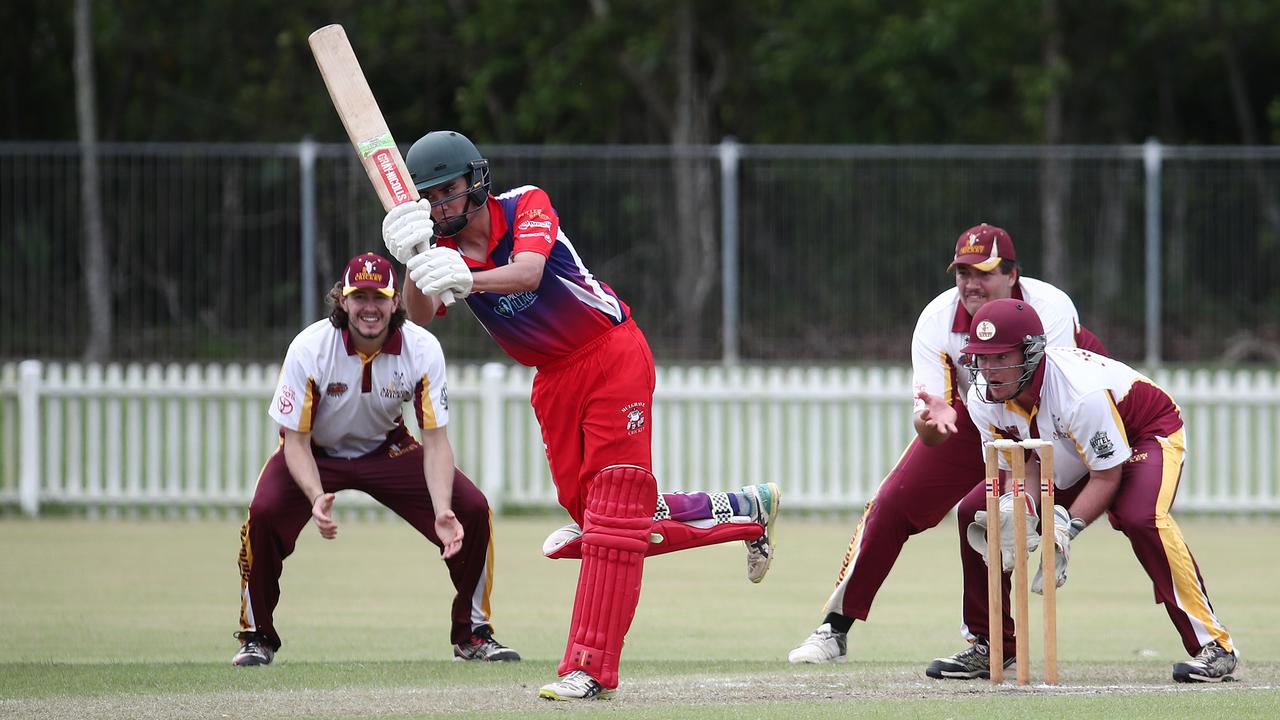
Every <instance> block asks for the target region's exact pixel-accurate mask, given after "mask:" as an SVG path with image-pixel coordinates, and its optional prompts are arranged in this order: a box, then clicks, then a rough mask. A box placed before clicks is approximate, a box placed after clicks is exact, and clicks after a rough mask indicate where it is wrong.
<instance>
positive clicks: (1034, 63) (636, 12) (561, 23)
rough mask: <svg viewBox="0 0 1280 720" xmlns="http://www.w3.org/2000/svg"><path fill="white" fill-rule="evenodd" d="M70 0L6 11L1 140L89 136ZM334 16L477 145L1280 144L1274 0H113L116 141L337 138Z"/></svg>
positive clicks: (399, 101)
mask: <svg viewBox="0 0 1280 720" xmlns="http://www.w3.org/2000/svg"><path fill="white" fill-rule="evenodd" d="M71 6H72V3H71V2H69V1H68V0H60V1H57V0H55V1H53V2H44V1H42V0H16V1H15V2H7V3H3V4H0V26H2V27H4V28H5V34H6V37H7V41H6V42H5V43H3V44H0V63H2V64H3V66H4V67H5V73H4V78H3V80H0V107H3V108H4V111H3V113H0V138H2V139H22V140H32V139H74V138H75V134H76V130H75V113H74V97H75V93H74V85H73V83H74V79H73V76H72V73H71V58H72V53H73V42H72V31H71V25H72V9H71ZM329 22H341V23H343V24H344V25H345V26H346V28H347V31H348V33H349V34H350V35H351V37H352V42H353V44H354V45H355V47H356V49H357V52H358V54H359V55H360V58H361V62H362V64H363V66H364V69H365V71H366V74H367V75H368V76H369V78H370V81H371V83H372V85H373V86H374V88H375V90H376V92H377V93H378V95H379V99H380V102H381V103H382V105H383V108H384V111H385V113H386V115H387V116H388V120H389V122H390V124H391V126H392V127H393V128H412V129H414V130H413V131H409V130H403V131H401V133H400V134H404V135H406V136H408V135H411V134H416V133H417V129H421V130H422V131H425V130H426V129H428V128H433V127H444V126H456V127H460V128H465V129H466V130H468V131H470V132H471V133H472V134H473V135H474V136H475V137H476V139H477V140H478V141H480V142H485V143H539V142H556V143H612V142H618V143H665V142H670V141H684V142H705V141H708V140H712V141H714V140H716V139H718V138H719V137H721V136H723V135H734V136H736V137H738V138H739V139H741V140H743V141H745V142H751V143H881V142H891V143H941V142H946V143H992V142H997V143H1011V142H1012V143H1025V142H1031V143H1035V142H1042V141H1056V142H1068V143H1114V142H1140V141H1142V140H1143V139H1144V138H1146V137H1148V136H1158V137H1160V138H1161V139H1162V140H1164V141H1165V142H1171V143H1201V144H1206V143H1209V144H1218V143H1247V144H1259V143H1273V142H1276V140H1277V137H1278V133H1280V73H1276V72H1274V68H1276V67H1280V4H1277V3H1274V2H1270V1H1268V0H1240V1H1237V2H1231V3H1218V2H1212V1H1211V0H1169V1H1167V2H1166V1H1156V0H1114V1H1107V2H1102V1H1099V0H1087V1H1086V2H1078V3H1068V2H1062V1H1061V0H1042V1H1041V2H1032V1H1030V0H1020V1H1018V2H1013V3H1009V2H997V1H996V0H967V1H966V2H952V1H950V0H905V1H895V2H887V1H885V0H796V1H794V2H781V1H780V0H758V1H757V0H750V1H748V0H726V1H725V2H715V3H712V2H694V1H690V0H654V1H652V2H644V3H630V2H619V1H618V0H566V1H562V2H537V1H535V0H476V1H474V2H462V1H456V2H443V1H437V2H391V1H388V0H380V1H378V2H356V1H352V0H325V1H324V2H314V3H277V2H266V1H265V0H207V1H206V2H198V3H187V2H172V1H167V2H157V1H156V0H151V1H150V2H146V1H143V0H123V1H122V2H113V3H106V2H98V3H96V4H95V7H94V9H93V26H94V36H93V43H94V53H95V62H96V70H97V71H96V81H97V83H98V94H97V97H98V116H99V122H100V124H101V127H100V133H99V134H100V138H101V139H102V140H107V141H112V140H125V141H143V140H146V141H154V140H164V141H261V140H295V139H297V138H299V137H302V136H304V135H314V136H316V137H317V138H318V139H322V140H331V141H341V140H343V139H344V136H343V134H342V129H341V127H340V126H339V124H338V122H337V120H336V118H335V117H334V114H333V112H332V111H331V109H330V108H329V103H328V98H327V96H326V95H325V93H324V91H323V86H322V85H321V82H320V78H319V75H318V74H317V73H316V72H315V69H314V65H313V62H312V60H311V56H310V53H309V52H308V48H307V43H306V38H307V35H308V33H310V31H312V30H314V29H315V28H317V27H319V26H321V25H324V24H327V23H329Z"/></svg>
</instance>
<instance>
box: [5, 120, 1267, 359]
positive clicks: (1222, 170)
mask: <svg viewBox="0 0 1280 720" xmlns="http://www.w3.org/2000/svg"><path fill="white" fill-rule="evenodd" d="M1153 147H1154V149H1155V152H1154V154H1153V152H1152V149H1153ZM481 150H482V152H484V153H485V154H486V155H487V156H488V157H489V158H490V160H491V162H492V164H493V168H494V189H495V191H500V190H503V189H506V188H509V187H514V186H518V185H524V184H534V185H538V186H540V187H542V188H544V189H546V190H547V191H548V193H549V194H550V196H551V199H552V202H553V204H554V205H555V206H556V209H557V211H558V212H559V213H560V216H561V222H562V225H563V227H564V228H565V232H566V233H567V234H568V236H569V238H570V239H571V240H572V241H573V243H574V245H575V247H576V248H577V249H578V251H579V253H580V254H581V256H582V257H583V259H584V262H586V264H587V265H588V267H590V268H591V269H592V270H593V271H594V272H595V273H596V274H597V276H598V277H600V278H601V279H602V280H603V281H605V282H606V283H608V284H610V285H611V286H612V287H613V288H614V289H615V290H617V291H618V292H619V294H620V295H621V296H622V297H623V298H624V299H625V300H626V301H627V302H628V303H629V304H630V306H631V308H632V310H633V313H634V314H635V316H636V318H637V320H638V322H639V323H640V325H641V327H643V328H644V329H645V331H646V334H647V335H648V336H649V338H650V341H651V342H652V344H653V346H654V351H655V355H656V356H657V358H658V360H659V362H703V361H706V362H719V361H723V360H728V361H730V362H733V361H738V360H741V361H744V362H757V361H758V362H770V363H776V362H779V361H786V362H792V361H803V362H809V363H813V362H816V363H864V362H865V363H871V362H875V363H885V362H893V363H901V362H905V361H907V359H908V357H909V355H908V347H909V341H910V336H911V331H912V328H913V326H914V324H915V320H916V317H917V315H918V313H919V311H920V309H921V308H922V307H923V306H924V305H925V303H927V302H928V301H929V300H930V299H932V298H933V297H934V295H936V294H937V293H939V292H941V291H942V290H944V289H946V288H948V287H950V286H951V283H952V280H951V278H949V277H948V276H947V274H946V272H945V269H946V266H947V263H948V262H949V261H950V256H951V250H952V247H953V243H954V241H955V238H956V237H957V236H958V235H959V233H960V231H961V230H963V229H965V228H967V227H969V226H971V225H974V224H976V223H978V222H981V221H986V222H990V223H993V224H997V225H1000V226H1002V227H1004V228H1006V229H1007V230H1009V231H1010V233H1011V234H1012V236H1013V238H1014V240H1015V242H1016V244H1017V248H1018V255H1019V259H1020V260H1021V262H1022V263H1023V268H1024V272H1025V273H1026V274H1027V275H1030V276H1033V277H1038V278H1041V279H1044V280H1048V281H1050V282H1054V283H1055V284H1058V285H1059V286H1061V287H1062V288H1064V289H1065V290H1067V291H1068V292H1069V293H1070V294H1071V295H1072V297H1073V298H1074V299H1075V301H1076V304H1077V305H1078V307H1079V309H1080V313H1081V317H1082V319H1083V321H1084V322H1085V324H1086V325H1088V326H1089V327H1090V328H1092V329H1093V330H1095V332H1097V333H1098V335H1099V336H1100V337H1101V338H1102V339H1103V341H1104V342H1105V343H1106V344H1107V345H1108V346H1109V348H1110V349H1111V351H1112V352H1113V354H1115V355H1116V356H1117V357H1120V358H1122V359H1125V360H1128V361H1131V362H1138V361H1144V360H1145V361H1147V362H1148V363H1158V362H1178V363H1230V364H1238V363H1248V362H1263V363H1270V364H1280V283H1278V282H1277V279H1280V193H1278V192H1277V190H1278V189H1280V151H1278V150H1280V149H1277V148H1186V147H1160V146H1152V145H1148V146H1147V147H1144V146H1108V147H1093V146H1091V147H1053V148H1046V147H951V146H937V147H915V146H894V147H858V146H830V147H827V146H750V145H743V146H739V145H736V144H733V143H731V142H729V143H725V144H722V145H718V146H696V147H688V148H670V147H635V146H601V147H594V146H592V147H586V146H545V147H542V146H487V147H481ZM311 152H314V162H312V161H310V160H304V158H306V157H307V156H308V154H309V153H311ZM98 155H99V166H100V181H101V194H102V200H103V206H104V214H105V234H106V243H107V248H108V255H109V258H110V267H109V268H106V272H107V276H108V279H109V285H110V287H111V294H110V297H93V298H89V297H87V291H86V290H85V288H86V282H85V278H86V270H88V268H86V267H85V265H84V262H83V260H82V258H83V257H84V256H85V253H84V250H83V247H84V238H83V232H82V212H81V208H82V202H81V197H80V193H81V190H80V188H81V183H80V167H81V164H80V163H81V148H80V147H79V146H78V145H77V144H75V143H55V144H36V143H0V327H2V328H3V332H2V333H0V358H7V359H18V358H24V357H41V358H46V359H75V358H78V357H80V356H81V355H82V354H83V353H84V350H85V347H86V342H87V337H88V331H89V328H88V322H89V321H88V319H87V318H88V312H87V308H88V307H89V305H90V304H91V303H93V304H99V303H106V304H107V305H108V306H109V308H110V310H111V313H110V317H111V318H112V346H111V352H110V359H113V360H120V361H129V360H177V361H186V360H232V359H234V360H240V361H274V360H278V359H279V358H280V357H282V356H283V353H284V350H285V348H286V346H287V344H288V342H289V340H290V339H291V338H292V337H293V336H294V334H295V333H296V332H297V331H298V330H299V328H300V327H301V326H302V325H304V324H305V323H307V322H311V321H313V320H315V319H318V318H319V317H320V316H321V313H322V312H323V307H322V305H321V302H320V296H321V295H323V293H324V292H325V290H326V289H327V288H328V287H329V285H330V284H331V283H332V282H333V281H334V280H335V279H336V278H337V274H338V272H339V271H340V268H341V267H342V264H343V263H344V262H345V260H346V259H347V258H349V257H350V256H351V255H353V254H355V253H357V252H360V251H364V250H375V251H377V250H381V247H382V242H381V238H380V223H381V216H382V212H381V209H380V207H379V206H378V204H377V201H376V199H375V197H374V194H373V191H372V189H371V188H370V187H369V185H368V180H367V179H366V177H365V175H364V172H363V170H362V169H361V168H360V167H359V165H358V164H357V163H356V161H355V158H354V154H353V153H352V151H351V149H350V148H349V147H348V146H347V145H345V144H341V145H338V144H333V145H329V144H310V143H299V144H283V145H266V144H251V145H166V144H141V145H139V144H114V145H113V144H105V145H100V146H99V147H98ZM1153 159H1154V163H1153ZM304 258H305V259H307V260H308V262H304ZM311 258H314V261H313V262H312V261H310V259H311ZM95 270H102V269H101V268H98V269H95ZM466 314H467V313H465V312H459V311H458V310H454V311H453V312H452V314H451V316H450V317H449V318H447V319H445V320H443V321H440V322H437V323H435V324H433V326H432V330H433V331H434V332H436V333H437V334H438V335H439V336H440V337H441V340H442V341H443V342H444V344H445V347H446V351H447V352H448V353H449V355H450V358H451V360H454V361H479V360H486V359H493V358H498V357H500V354H499V352H498V350H497V349H496V347H495V346H494V345H493V343H492V342H491V341H490V340H489V339H488V338H487V337H486V336H485V333H484V331H483V330H482V329H481V328H480V326H479V324H478V323H476V322H475V321H474V320H471V319H468V318H464V317H454V316H456V315H466Z"/></svg>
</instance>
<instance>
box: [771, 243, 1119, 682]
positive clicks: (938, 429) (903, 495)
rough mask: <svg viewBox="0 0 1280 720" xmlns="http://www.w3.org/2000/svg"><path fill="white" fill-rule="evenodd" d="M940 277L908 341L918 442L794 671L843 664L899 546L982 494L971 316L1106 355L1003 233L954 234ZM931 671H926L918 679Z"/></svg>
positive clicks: (880, 496) (860, 537)
mask: <svg viewBox="0 0 1280 720" xmlns="http://www.w3.org/2000/svg"><path fill="white" fill-rule="evenodd" d="M947 272H950V273H953V274H954V281H955V284H954V287H951V288H949V289H948V290H946V291H944V292H942V293H941V294H939V295H938V296H937V297H936V298H934V299H933V300H932V301H931V302H930V303H929V304H928V305H926V306H925V308H924V310H923V311H922V312H921V313H920V318H919V320H918V321H917V322H916V327H915V333H914V334H913V335H912V337H911V370H912V382H913V384H914V386H915V390H916V392H915V416H914V425H915V430H916V433H917V437H915V438H912V440H911V444H910V445H908V446H907V449H906V450H904V451H903V453H902V457H900V458H899V459H898V462H897V464H895V465H894V467H893V469H892V470H890V471H889V474H888V475H886V476H885V479H884V481H883V482H882V483H881V484H880V487H879V489H877V490H876V494H875V496H874V497H872V498H871V500H870V501H868V502H867V506H866V509H865V510H864V511H863V514H862V520H861V522H859V523H858V526H857V528H856V529H855V530H854V531H853V537H852V539H851V540H850V541H849V547H848V550H847V551H846V552H845V554H844V561H843V564H842V565H841V567H840V572H839V574H838V575H837V577H836V587H835V591H834V592H832V593H831V596H830V598H829V599H828V600H827V604H826V607H825V608H824V610H825V612H826V616H825V617H824V618H823V621H822V623H821V624H819V625H818V627H817V629H816V630H814V631H813V633H812V634H811V635H809V637H808V638H806V639H805V640H804V642H802V643H801V644H800V645H799V646H798V647H796V648H795V649H794V650H792V651H791V652H790V654H789V655H788V659H789V660H790V661H791V662H793V663H825V662H843V661H844V660H845V659H846V658H847V653H848V632H849V630H850V628H851V627H852V626H853V622H854V620H863V621H865V620H867V618H868V616H869V615H870V613H871V604H872V602H873V601H874V600H875V597H876V593H877V592H878V591H879V590H880V586H881V585H883V584H884V581H885V579H886V578H887V577H888V575H889V572H890V570H892V569H893V566H894V563H896V562H897V559H898V555H899V554H901V552H902V548H903V546H904V545H906V543H907V540H908V539H910V538H911V536H912V535H915V534H916V533H920V532H924V531H925V530H928V529H929V528H931V527H934V526H936V525H937V524H938V523H940V522H942V519H943V518H944V517H946V515H947V513H948V512H950V511H951V509H952V508H954V507H955V506H956V503H958V502H960V499H961V498H963V497H964V496H965V494H966V493H968V492H969V491H970V490H972V489H973V488H974V487H976V486H981V485H982V480H983V467H982V446H981V444H980V443H979V440H978V431H977V430H976V429H975V428H974V427H973V423H972V422H970V421H969V411H968V409H967V408H966V407H965V393H966V392H967V390H968V387H969V378H968V373H967V372H965V371H964V366H965V362H966V357H965V356H964V353H963V352H962V350H961V348H962V347H963V346H964V344H965V343H966V342H968V340H969V321H970V320H971V319H972V317H973V313H975V312H977V311H978V309H979V308H981V307H983V306H984V305H986V304H987V303H989V302H992V301H994V300H997V299H1000V298H1008V297H1013V298H1017V299H1019V300H1023V301H1025V302H1028V303H1031V304H1032V305H1033V306H1035V307H1036V308H1037V309H1038V310H1039V311H1040V312H1041V313H1042V315H1043V316H1044V317H1045V318H1046V323H1047V326H1048V331H1049V332H1048V342H1049V344H1051V345H1055V346H1056V345H1061V346H1064V347H1076V346H1077V345H1078V346H1080V347H1087V348H1089V349H1091V350H1096V351H1098V352H1101V353H1103V354H1105V353H1106V350H1105V349H1104V348H1103V347H1102V344H1101V343H1100V342H1098V339H1097V338H1096V337H1095V336H1094V335H1093V334H1092V333H1090V332H1089V331H1088V330H1086V329H1085V328H1083V327H1081V326H1080V322H1079V318H1078V316H1077V313H1076V306H1075V304H1074V303H1072V302H1071V298H1070V297H1068V296H1067V294H1066V293H1064V292H1062V291H1061V290H1059V289H1058V288H1056V287H1054V286H1053V285H1050V284H1049V283H1046V282H1042V281H1040V280H1036V279H1034V278H1029V277H1026V276H1024V275H1023V274H1022V270H1021V267H1020V266H1019V265H1018V261H1017V256H1016V253H1015V249H1014V246H1013V238H1011V237H1010V236H1009V233H1008V232H1006V231H1005V230H1004V229H1003V228H999V227H996V226H995V225H989V224H987V223H982V224H980V225H975V226H974V227H971V228H969V229H968V230H965V231H964V232H962V233H960V236H959V237H958V238H957V239H956V242H955V253H954V255H953V256H952V259H951V264H950V266H949V267H948V268H947ZM963 538H964V533H963V531H962V532H961V533H960V539H961V541H963ZM984 613H985V611H984ZM966 617H967V615H966ZM982 619H983V620H985V619H986V615H985V614H984V615H983V616H982ZM932 671H933V667H932V666H930V668H929V669H928V670H926V672H928V673H930V674H932Z"/></svg>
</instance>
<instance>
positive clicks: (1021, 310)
mask: <svg viewBox="0 0 1280 720" xmlns="http://www.w3.org/2000/svg"><path fill="white" fill-rule="evenodd" d="M1044 346H1045V335H1044V324H1043V323H1041V322H1040V316H1039V315H1037V314H1036V311H1035V309H1034V308H1032V307H1031V305H1030V304H1028V303H1027V302H1025V301H1023V300H1016V299H1014V298H1003V299H1000V300H992V301H991V302H989V303H987V304H986V305H983V306H982V307H981V308H979V309H978V312H976V313H974V314H973V321H972V322H971V323H970V324H969V341H968V342H967V343H965V345H964V347H963V348H961V352H964V353H966V354H968V355H970V356H971V357H972V358H973V359H972V360H971V361H970V363H969V373H970V377H971V378H972V381H973V382H974V383H977V382H978V361H977V357H978V356H979V355H996V354H999V353H1005V352H1009V351H1011V350H1017V349H1021V350H1022V358H1023V359H1022V363H1021V364H1019V365H1006V366H1003V367H998V368H987V369H988V370H1004V369H1007V368H1010V367H1021V368H1022V374H1021V375H1020V376H1019V377H1018V379H1017V380H1016V381H1014V382H1016V383H1017V384H1018V387H1017V388H1016V389H1015V391H1014V395H1017V393H1019V392H1022V388H1024V387H1025V386H1026V384H1027V382H1029V381H1030V380H1031V376H1032V375H1034V374H1035V372H1036V368H1037V367H1038V366H1039V365H1040V361H1041V360H1042V359H1043V358H1044ZM1006 384H1009V383H988V385H989V386H991V385H1006ZM979 395H980V396H981V397H982V399H983V400H987V401H988V402H1001V401H996V400H991V399H990V398H989V397H988V395H987V393H979Z"/></svg>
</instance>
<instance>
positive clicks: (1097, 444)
mask: <svg viewBox="0 0 1280 720" xmlns="http://www.w3.org/2000/svg"><path fill="white" fill-rule="evenodd" d="M1089 447H1091V448H1093V452H1094V453H1095V454H1097V456H1098V457H1099V458H1109V457H1111V456H1112V455H1115V454H1116V446H1115V445H1113V444H1111V438H1110V437H1108V436H1107V433H1106V431H1103V430H1099V431H1098V432H1096V433H1094V434H1093V437H1091V438H1089Z"/></svg>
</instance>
